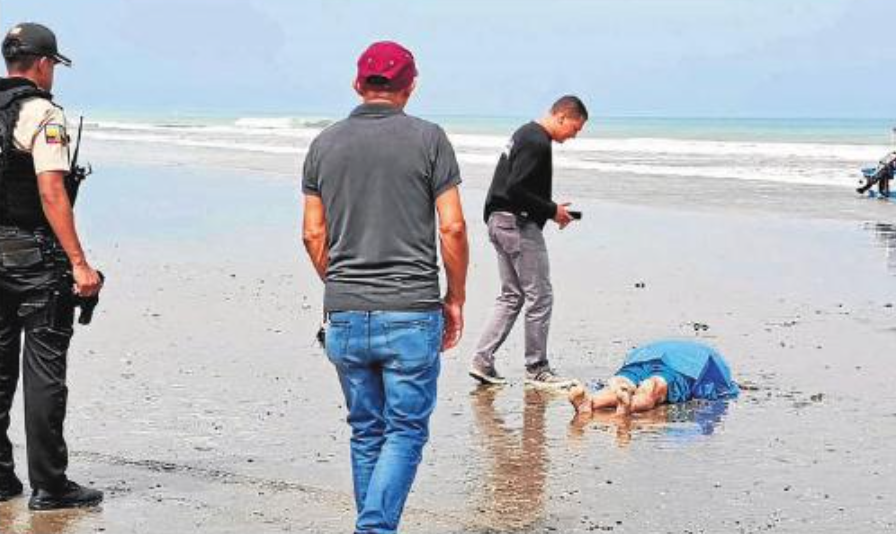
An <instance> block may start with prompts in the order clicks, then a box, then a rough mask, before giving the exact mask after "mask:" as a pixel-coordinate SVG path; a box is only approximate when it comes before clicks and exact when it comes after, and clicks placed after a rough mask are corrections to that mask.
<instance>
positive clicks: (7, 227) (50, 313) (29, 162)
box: [0, 23, 103, 510]
mask: <svg viewBox="0 0 896 534" xmlns="http://www.w3.org/2000/svg"><path fill="white" fill-rule="evenodd" d="M3 58H4V59H5V61H6V68H7V71H8V73H9V76H8V77H7V78H0V501H3V500H8V499H11V498H13V497H16V496H18V495H20V494H21V493H22V483H21V482H20V481H19V479H18V478H17V477H16V474H15V472H14V464H13V448H12V444H11V443H10V441H9V438H8V437H7V430H8V428H9V423H10V417H9V415H10V414H9V411H10V408H11V406H12V401H13V396H14V394H15V389H16V382H17V381H18V376H19V362H20V359H19V354H20V352H21V368H22V376H23V389H24V395H25V433H26V437H27V453H28V477H29V482H30V484H31V487H32V489H33V493H32V496H31V500H30V501H29V503H28V506H29V508H31V509H32V510H52V509H58V508H72V507H84V506H93V505H96V504H99V503H100V502H101V501H102V499H103V494H102V492H100V491H97V490H94V489H90V488H85V487H82V486H79V485H78V484H76V483H74V482H72V481H70V480H69V479H68V478H67V477H66V468H67V467H68V450H67V448H66V444H65V438H64V437H63V421H64V419H65V411H66V398H67V394H68V389H67V388H66V385H65V375H66V357H67V351H68V346H69V341H70V340H71V337H72V333H73V322H74V311H75V304H76V303H77V300H78V299H79V298H80V299H83V298H87V297H91V296H94V295H96V294H98V293H99V290H100V288H101V286H102V279H101V275H100V274H99V273H98V272H97V271H96V270H94V269H93V268H92V267H91V266H90V264H89V263H88V262H87V257H86V256H85V254H84V249H83V248H82V247H81V243H80V240H79V239H78V233H77V231H76V229H75V219H74V214H73V212H72V201H73V196H74V193H75V191H76V188H75V187H74V184H73V183H72V180H73V178H72V174H71V170H72V168H71V161H70V154H69V150H70V147H69V136H68V134H67V132H66V122H65V116H64V115H63V113H62V109H61V108H59V107H58V106H56V105H55V104H53V97H52V95H51V94H50V91H51V90H52V88H53V74H54V69H55V67H56V65H58V64H63V65H65V66H70V65H71V62H70V61H69V60H68V58H66V57H65V56H63V55H62V54H60V53H59V50H58V48H57V45H56V37H55V35H54V34H53V32H52V31H50V30H49V29H48V28H46V27H44V26H41V25H39V24H32V23H24V24H19V25H17V26H15V27H13V28H12V29H11V30H10V31H9V33H8V34H7V35H6V37H5V39H4V40H3ZM23 334H24V336H23Z"/></svg>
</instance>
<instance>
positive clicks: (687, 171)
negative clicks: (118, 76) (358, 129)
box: [85, 117, 888, 185]
mask: <svg viewBox="0 0 896 534" xmlns="http://www.w3.org/2000/svg"><path fill="white" fill-rule="evenodd" d="M314 120H315V119H308V118H305V119H295V118H291V117H259V118H253V117H245V118H241V119H237V120H235V121H232V122H230V123H227V122H224V123H221V124H187V123H184V124H178V123H174V122H171V121H168V122H165V123H141V122H127V121H92V122H90V123H88V124H87V125H86V126H87V127H86V129H85V133H86V135H87V137H88V138H94V139H97V140H102V141H108V142H115V141H120V142H131V143H141V144H151V145H171V146H180V147H194V148H206V149H218V150H227V151H247V152H258V153H266V154H281V155H298V156H300V155H303V154H304V153H305V152H306V151H307V148H308V145H309V144H310V142H311V140H312V139H313V138H314V137H315V136H317V135H318V134H319V133H320V132H321V130H322V129H323V128H324V127H326V125H327V124H329V121H324V122H326V124H324V123H321V124H320V125H317V126H315V125H314V124H315V122H314ZM449 137H450V139H451V141H452V143H453V144H454V147H455V151H456V152H457V155H458V159H459V160H460V161H461V162H462V163H465V164H469V165H481V166H494V164H495V163H496V162H497V160H498V157H499V156H500V154H501V152H502V151H503V150H504V148H505V146H506V145H507V138H506V137H503V136H498V135H486V134H466V133H451V134H449ZM887 150H888V148H887V147H886V146H883V145H848V144H825V143H819V142H815V143H809V142H805V143H798V142H794V143H788V142H756V141H708V140H687V139H677V138H676V139H667V138H653V137H642V138H621V139H595V138H585V139H576V140H571V141H569V142H567V143H565V144H563V145H558V146H557V147H556V149H555V153H554V164H555V166H556V167H557V168H558V169H561V170H562V169H567V170H576V171H593V172H594V173H596V174H598V175H605V176H608V177H619V176H625V175H652V176H670V177H699V178H721V179H738V180H773V181H778V182H784V183H795V184H820V185H853V184H854V183H855V181H856V180H855V179H854V178H856V176H857V173H858V169H859V168H861V167H862V166H867V165H871V164H873V163H874V162H876V161H877V159H878V158H880V157H881V156H882V155H883V154H885V153H886V152H887Z"/></svg>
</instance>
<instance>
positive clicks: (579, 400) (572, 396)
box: [569, 386, 591, 414]
mask: <svg viewBox="0 0 896 534" xmlns="http://www.w3.org/2000/svg"><path fill="white" fill-rule="evenodd" d="M569 402H570V403H572V407H573V408H575V409H576V413H577V414H590V413H591V395H589V394H588V391H587V390H586V389H585V388H584V387H582V386H573V387H572V389H570V390H569Z"/></svg>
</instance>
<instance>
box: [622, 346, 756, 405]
mask: <svg viewBox="0 0 896 534" xmlns="http://www.w3.org/2000/svg"><path fill="white" fill-rule="evenodd" d="M654 361H660V362H662V363H663V365H665V366H667V367H669V368H670V369H672V370H673V371H676V372H678V373H681V374H683V375H685V376H686V377H688V378H690V379H692V380H693V381H694V386H693V391H692V394H693V398H695V399H708V400H715V399H725V398H732V397H736V396H737V395H738V394H739V393H740V389H739V388H738V387H737V384H735V383H734V381H733V380H732V379H731V369H730V368H729V367H728V362H726V361H725V358H723V357H722V355H721V354H719V353H718V351H716V350H715V349H713V348H712V347H709V346H707V345H704V344H702V343H697V342H695V341H677V340H666V341H657V342H655V343H650V344H648V345H644V346H642V347H638V348H636V349H635V350H633V351H631V352H629V353H628V355H626V357H625V362H624V364H623V365H628V364H630V363H645V362H654Z"/></svg>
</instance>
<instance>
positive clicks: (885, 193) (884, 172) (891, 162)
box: [856, 152, 896, 198]
mask: <svg viewBox="0 0 896 534" xmlns="http://www.w3.org/2000/svg"><path fill="white" fill-rule="evenodd" d="M894 174H896V152H890V153H889V154H887V155H886V156H884V157H883V158H881V160H880V161H879V162H878V163H877V167H871V168H868V169H862V176H863V177H864V178H865V183H864V184H862V185H861V186H859V187H858V188H857V189H856V192H857V193H859V194H860V195H864V194H865V193H867V192H868V191H870V190H871V188H873V187H874V186H875V185H877V191H878V194H880V196H881V197H884V198H886V197H889V196H890V181H891V180H893V176H894Z"/></svg>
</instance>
